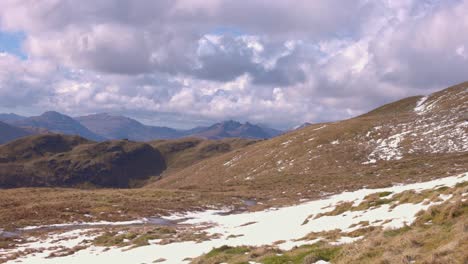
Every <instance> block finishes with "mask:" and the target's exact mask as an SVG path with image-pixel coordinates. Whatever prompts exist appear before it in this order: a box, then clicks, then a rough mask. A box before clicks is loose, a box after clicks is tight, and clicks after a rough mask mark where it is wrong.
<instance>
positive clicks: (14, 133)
mask: <svg viewBox="0 0 468 264" xmlns="http://www.w3.org/2000/svg"><path fill="white" fill-rule="evenodd" d="M31 134H32V133H31V132H29V131H27V130H25V129H22V128H18V127H14V126H11V125H9V124H6V123H3V122H1V121H0V144H3V143H6V142H8V141H11V140H14V139H17V138H20V137H25V136H28V135H31Z"/></svg>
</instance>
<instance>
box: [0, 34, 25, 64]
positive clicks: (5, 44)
mask: <svg viewBox="0 0 468 264" xmlns="http://www.w3.org/2000/svg"><path fill="white" fill-rule="evenodd" d="M24 38H25V35H24V33H21V32H7V31H1V30H0V52H6V53H10V54H14V55H15V56H18V57H20V58H23V59H25V58H26V54H25V53H24V52H23V51H22V49H21V44H22V43H23V40H24Z"/></svg>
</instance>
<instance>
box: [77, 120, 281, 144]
mask: <svg viewBox="0 0 468 264" xmlns="http://www.w3.org/2000/svg"><path fill="white" fill-rule="evenodd" d="M75 119H76V120H78V121H79V122H80V123H81V124H82V125H83V126H85V127H86V128H88V129H89V130H90V131H92V132H94V133H95V134H98V135H100V136H103V137H105V138H108V139H124V138H126V139H130V140H135V141H150V140H156V139H176V138H183V137H199V138H205V139H223V138H233V137H239V138H254V139H261V138H271V137H273V136H276V135H279V134H280V133H281V131H278V130H275V129H272V128H267V127H262V126H259V125H252V124H250V123H248V122H247V123H245V124H241V123H239V122H237V121H232V120H231V121H225V122H222V123H217V124H214V125H212V126H209V127H195V128H193V129H189V130H177V129H173V128H169V127H158V126H147V125H144V124H142V123H140V122H138V121H136V120H134V119H131V118H128V117H125V116H114V115H109V114H94V115H88V116H80V117H77V118H75Z"/></svg>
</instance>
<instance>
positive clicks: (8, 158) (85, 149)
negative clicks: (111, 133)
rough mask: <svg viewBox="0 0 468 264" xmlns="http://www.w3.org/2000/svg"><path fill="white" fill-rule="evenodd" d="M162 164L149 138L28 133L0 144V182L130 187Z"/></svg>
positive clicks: (147, 176)
mask: <svg viewBox="0 0 468 264" xmlns="http://www.w3.org/2000/svg"><path fill="white" fill-rule="evenodd" d="M165 169H166V165H165V162H164V159H163V157H162V155H161V153H160V152H159V151H158V150H156V149H154V148H152V147H151V146H150V145H148V144H144V143H136V142H130V141H126V140H121V141H107V142H101V143H94V142H91V141H88V140H85V139H83V138H80V137H76V136H66V135H58V134H49V135H40V136H33V137H28V138H24V139H20V140H17V141H14V142H12V143H9V144H6V145H2V146H0V186H1V187H7V188H11V187H28V186H44V187H45V186H51V187H56V186H69V187H70V186H80V185H86V184H90V185H92V186H97V187H129V186H132V185H135V184H137V183H138V181H142V180H145V179H147V178H149V177H151V176H155V175H159V174H160V173H161V172H162V171H163V170H165Z"/></svg>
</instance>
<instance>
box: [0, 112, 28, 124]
mask: <svg viewBox="0 0 468 264" xmlns="http://www.w3.org/2000/svg"><path fill="white" fill-rule="evenodd" d="M25 118H26V117H25V116H20V115H17V114H14V113H9V114H0V121H2V122H5V123H11V122H15V121H19V120H22V119H25Z"/></svg>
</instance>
